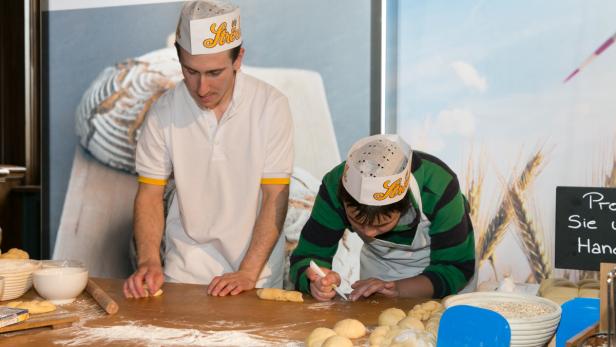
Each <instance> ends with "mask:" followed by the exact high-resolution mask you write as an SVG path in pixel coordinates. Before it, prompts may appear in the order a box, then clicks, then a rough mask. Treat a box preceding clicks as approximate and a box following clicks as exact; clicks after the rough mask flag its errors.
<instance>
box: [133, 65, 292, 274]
mask: <svg viewBox="0 0 616 347" xmlns="http://www.w3.org/2000/svg"><path fill="white" fill-rule="evenodd" d="M136 167H137V172H138V173H139V181H140V182H143V183H149V184H160V185H163V184H165V183H166V182H167V179H169V177H171V175H173V177H174V179H175V183H176V187H177V194H176V196H175V198H174V201H173V202H172V204H171V208H170V211H169V213H168V215H167V219H166V241H167V243H166V255H165V275H166V277H167V280H169V281H176V282H184V283H209V282H210V281H211V279H212V278H213V277H214V276H217V275H221V274H222V273H225V272H232V271H237V270H238V268H239V265H240V263H241V261H242V259H243V257H244V254H245V253H246V250H247V249H248V246H249V244H250V241H251V238H252V231H253V227H254V224H255V220H256V217H257V213H258V208H259V200H260V198H259V193H260V185H261V184H288V183H289V180H290V176H291V172H292V168H293V123H292V118H291V112H290V109H289V104H288V101H287V98H286V97H285V96H284V95H282V94H281V93H280V92H279V91H277V90H276V89H275V88H273V87H272V86H270V85H268V84H266V83H265V82H262V81H260V80H258V79H256V78H254V77H251V76H249V75H246V74H244V73H242V72H238V73H237V75H236V80H235V87H234V91H233V96H232V99H231V102H230V104H229V107H228V108H227V111H226V112H225V113H224V114H223V116H222V117H221V119H220V122H217V121H216V117H215V115H214V112H212V111H210V110H202V109H200V108H199V107H198V106H197V104H196V103H195V101H194V100H193V99H192V97H191V96H190V94H189V93H188V90H187V88H186V85H185V84H184V82H183V81H182V82H180V83H178V84H177V85H176V87H175V88H173V89H171V90H169V91H167V93H165V94H164V95H163V96H162V97H161V98H160V99H159V100H158V101H157V102H156V103H155V104H154V105H153V106H152V108H151V109H150V111H149V113H148V118H147V120H146V123H145V126H144V127H143V130H142V133H141V135H140V138H139V142H138V146H137V155H136ZM283 245H284V242H283V240H282V238H281V239H280V240H279V242H278V244H277V246H276V247H275V250H274V251H273V252H272V256H271V257H270V262H269V264H268V265H267V266H266V268H265V269H264V270H263V272H262V274H261V281H260V284H261V285H273V286H276V285H277V284H278V282H280V283H282V263H283V257H284V250H283V249H282V248H283ZM274 258H276V259H274ZM277 258H280V259H279V260H278V259H277ZM273 260H275V264H273V265H272V261H273ZM278 262H280V264H278ZM278 271H280V274H278ZM272 273H273V275H274V276H271V275H272ZM257 284H258V285H259V282H258V283H257Z"/></svg>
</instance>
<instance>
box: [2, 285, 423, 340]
mask: <svg viewBox="0 0 616 347" xmlns="http://www.w3.org/2000/svg"><path fill="white" fill-rule="evenodd" d="M94 280H95V282H96V283H97V284H99V285H100V287H101V288H102V289H103V290H105V291H106V292H107V293H108V294H109V295H110V296H111V297H112V298H113V299H114V300H116V301H117V303H118V305H119V307H120V310H119V312H118V313H117V314H115V315H112V316H108V315H105V313H104V312H103V311H102V310H101V309H100V307H98V306H97V305H96V304H95V302H94V301H93V299H92V298H91V297H90V296H89V295H88V294H85V293H84V294H82V295H81V296H80V298H78V300H77V301H76V302H75V303H73V304H70V305H65V306H62V309H64V310H67V311H71V312H76V313H78V314H79V315H80V316H81V317H82V319H81V321H80V322H78V323H77V324H75V325H73V326H72V327H68V328H62V329H56V330H51V329H45V330H36V331H35V330H31V331H28V332H21V333H9V334H5V335H0V346H53V345H58V346H59V345H66V344H69V343H71V342H72V343H77V342H81V344H94V345H97V346H146V345H165V344H166V343H160V342H159V343H158V344H156V343H155V341H153V340H152V338H153V333H151V332H152V331H153V330H151V329H157V328H155V327H161V328H173V329H195V330H196V331H193V332H192V333H193V337H194V336H196V337H195V339H194V341H192V342H191V343H186V344H194V343H195V342H199V341H201V342H203V341H209V340H208V339H207V336H215V335H216V336H218V335H221V336H225V335H222V334H225V333H224V332H227V333H229V332H230V331H236V332H241V333H245V334H249V335H250V336H251V337H252V338H253V339H254V340H253V341H255V342H258V343H261V345H272V346H274V345H300V343H301V342H302V341H303V340H304V339H305V338H306V336H307V335H308V334H309V333H310V331H312V330H313V329H314V328H316V327H321V326H322V327H329V328H331V327H333V326H334V324H335V323H336V322H338V321H339V320H342V319H345V318H355V319H358V320H360V321H361V322H363V323H364V324H365V325H366V326H367V327H369V328H374V327H375V326H376V325H377V320H378V316H379V314H380V313H381V311H383V310H384V309H386V308H389V307H399V308H401V309H403V310H405V311H408V310H410V309H411V308H412V307H413V306H414V305H415V304H417V303H420V302H423V301H425V300H419V299H389V298H385V297H382V296H373V297H370V298H368V299H364V300H359V301H356V302H345V301H341V300H338V299H336V300H335V301H333V302H328V303H320V302H318V301H316V300H314V299H312V298H311V297H308V296H307V295H304V300H305V301H304V303H291V302H275V301H265V300H260V299H259V298H257V296H256V292H255V291H254V290H252V291H248V292H245V293H242V294H240V295H237V296H228V297H211V296H208V295H207V294H206V287H205V286H202V285H191V284H175V283H167V284H165V285H164V286H163V289H164V291H165V292H164V294H163V295H162V296H160V297H156V298H144V299H125V298H124V295H123V293H122V283H123V280H121V279H94ZM26 297H36V294H35V293H34V292H29V293H28V294H27V295H26ZM127 325H128V326H132V327H135V326H138V327H146V328H144V330H143V331H144V332H150V333H151V334H150V335H149V336H145V337H139V338H133V339H130V340H118V339H102V340H96V341H94V340H92V339H91V338H90V339H89V340H88V339H84V336H85V337H87V336H89V335H88V333H89V332H92V331H98V332H100V331H103V330H104V329H96V328H106V329H107V330H110V329H109V328H111V327H116V328H119V329H121V327H122V326H127ZM153 326H155V327H153ZM135 329H138V328H135ZM135 329H133V330H135ZM166 331H167V330H166ZM169 331H176V330H169ZM178 331H179V330H178ZM187 331H188V330H187ZM120 335H121V333H119V334H117V335H116V336H115V338H117V337H119V336H120ZM122 336H124V335H122ZM80 338H81V340H79V339H80ZM180 341H183V340H180ZM229 341H232V340H229ZM365 341H366V339H365V338H364V339H361V340H356V341H355V343H356V345H365ZM207 344H209V343H207ZM242 344H243V345H246V343H242ZM248 344H251V343H248ZM212 345H218V346H222V345H227V346H228V345H233V344H224V343H223V342H220V343H218V344H214V343H212Z"/></svg>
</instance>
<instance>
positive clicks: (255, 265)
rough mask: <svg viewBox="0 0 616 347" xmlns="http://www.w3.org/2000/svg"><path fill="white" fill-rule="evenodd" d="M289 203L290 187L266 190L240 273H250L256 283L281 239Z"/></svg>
mask: <svg viewBox="0 0 616 347" xmlns="http://www.w3.org/2000/svg"><path fill="white" fill-rule="evenodd" d="M288 201H289V186H288V185H285V186H284V187H282V188H279V189H275V188H274V187H267V188H266V189H264V194H263V201H262V203H261V210H260V211H259V215H258V216H257V220H256V222H255V226H254V230H253V233H252V239H251V241H250V246H249V247H248V251H246V255H245V256H244V259H242V263H241V264H240V268H239V270H240V271H245V272H247V273H249V274H250V275H251V277H253V278H254V280H255V281H256V280H257V279H258V277H259V274H260V273H261V270H262V269H263V266H264V265H265V263H266V262H267V259H268V258H269V255H270V253H271V252H272V249H273V248H274V245H275V244H276V242H277V241H278V237H280V233H281V232H282V227H283V225H284V220H285V217H286V215H287V206H288Z"/></svg>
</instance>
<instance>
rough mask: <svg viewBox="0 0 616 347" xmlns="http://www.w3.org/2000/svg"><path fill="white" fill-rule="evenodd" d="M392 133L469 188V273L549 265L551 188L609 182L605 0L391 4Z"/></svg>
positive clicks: (609, 63) (613, 78) (614, 132)
mask: <svg viewBox="0 0 616 347" xmlns="http://www.w3.org/2000/svg"><path fill="white" fill-rule="evenodd" d="M397 11H398V17H397V18H398V32H397V34H398V40H399V41H398V47H397V49H398V57H397V58H398V72H397V79H398V83H397V86H396V90H397V120H398V124H397V125H398V132H399V133H400V134H401V135H402V136H403V137H405V138H406V139H407V140H408V141H409V142H410V143H412V144H413V145H414V146H415V148H418V149H421V150H424V151H426V152H429V153H431V154H433V155H436V156H437V157H439V158H441V159H442V160H443V161H445V162H446V163H447V164H449V165H450V166H451V167H452V169H453V170H454V171H455V172H456V173H457V175H458V177H459V179H460V182H461V185H462V186H463V188H464V190H465V191H466V192H467V196H468V197H469V200H470V203H471V206H472V213H473V220H474V225H475V229H476V230H475V232H476V240H477V241H476V242H477V256H478V257H477V259H478V260H479V261H480V264H479V270H480V271H479V275H480V276H479V282H482V281H487V280H497V281H498V280H501V279H502V278H503V276H507V275H511V276H513V278H514V280H515V281H516V282H540V281H541V279H543V278H545V277H548V276H565V277H570V278H571V279H572V280H576V279H577V278H578V277H580V276H587V275H588V276H592V275H593V274H592V273H583V272H578V271H566V270H556V271H554V248H553V247H554V236H555V235H554V230H555V226H554V220H555V192H556V186H596V187H604V186H605V187H608V186H615V185H616V166H615V164H616V157H615V149H616V147H615V145H616V142H615V140H616V99H615V98H614V93H613V91H614V86H615V85H616V68H614V61H616V47H609V48H608V49H606V50H605V51H603V52H602V54H601V55H599V56H598V57H596V59H594V60H593V61H592V63H590V64H588V65H586V66H585V67H584V68H583V69H582V70H581V71H580V72H579V73H578V74H577V75H575V76H574V77H573V78H571V79H570V80H569V81H568V82H566V83H564V80H565V79H566V78H567V76H569V75H570V74H571V73H572V72H573V71H574V70H575V69H576V68H577V67H579V66H580V65H582V63H583V62H584V61H585V60H586V59H587V58H588V57H589V56H591V54H592V53H593V52H595V50H597V49H598V48H599V47H600V46H601V45H602V44H604V42H606V40H608V39H609V38H610V37H611V36H612V35H614V33H615V32H616V25H615V24H614V18H615V17H616V4H614V3H611V2H584V1H575V0H565V1H542V2H535V1H516V2H489V1H483V0H466V1H458V2H455V3H452V2H450V1H400V2H399V4H398V8H397Z"/></svg>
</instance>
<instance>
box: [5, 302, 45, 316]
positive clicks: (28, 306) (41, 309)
mask: <svg viewBox="0 0 616 347" xmlns="http://www.w3.org/2000/svg"><path fill="white" fill-rule="evenodd" d="M6 306H8V307H16V308H21V309H24V310H28V313H30V314H39V313H47V312H53V311H55V310H56V305H54V304H52V303H51V302H49V301H47V300H43V301H41V300H32V301H11V302H9V303H8V304H6Z"/></svg>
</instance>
